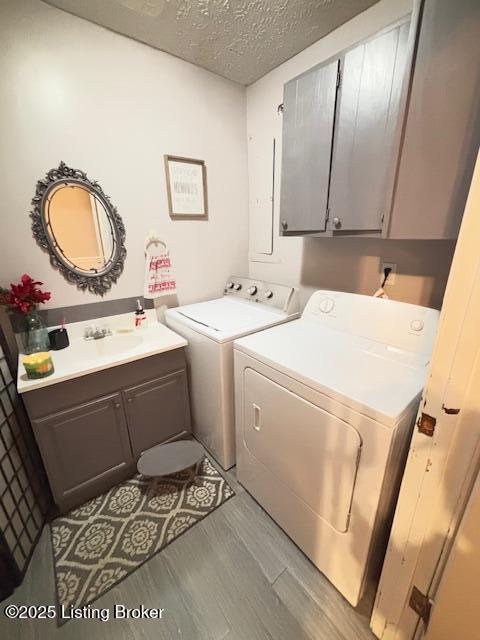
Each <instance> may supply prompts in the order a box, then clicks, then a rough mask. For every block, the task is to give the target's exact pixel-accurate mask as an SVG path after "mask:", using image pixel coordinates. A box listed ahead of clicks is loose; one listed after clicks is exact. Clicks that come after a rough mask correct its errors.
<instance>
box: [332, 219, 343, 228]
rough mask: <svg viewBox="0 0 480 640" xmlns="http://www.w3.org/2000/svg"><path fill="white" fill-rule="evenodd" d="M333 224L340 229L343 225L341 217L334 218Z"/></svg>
mask: <svg viewBox="0 0 480 640" xmlns="http://www.w3.org/2000/svg"><path fill="white" fill-rule="evenodd" d="M333 225H334V227H335V229H340V227H341V226H342V223H341V222H340V218H334V219H333Z"/></svg>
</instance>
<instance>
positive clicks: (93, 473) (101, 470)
mask: <svg viewBox="0 0 480 640" xmlns="http://www.w3.org/2000/svg"><path fill="white" fill-rule="evenodd" d="M32 425H33V428H34V431H35V435H36V437H37V441H38V443H39V445H40V449H41V452H42V456H43V460H44V463H45V467H46V470H47V474H48V478H49V481H50V485H51V488H52V492H53V495H54V498H55V502H56V503H57V504H58V505H59V506H60V507H61V508H63V507H66V506H73V505H75V504H80V503H81V502H83V501H84V500H87V499H88V498H91V497H93V496H95V495H98V494H99V493H101V492H102V491H105V490H106V489H108V488H109V487H111V486H113V485H114V484H115V483H116V482H120V481H121V480H122V479H123V478H125V477H126V476H128V475H129V473H130V472H131V471H132V465H133V456H132V451H131V448H130V443H129V439H128V431H127V425H126V421H125V414H124V411H123V406H122V400H121V396H120V394H119V393H115V394H112V395H109V396H106V397H103V398H100V399H98V400H94V401H92V402H88V403H85V404H81V405H78V406H76V407H73V408H71V409H67V410H65V411H61V412H59V413H56V414H54V415H51V416H48V417H46V418H43V419H40V420H33V422H32Z"/></svg>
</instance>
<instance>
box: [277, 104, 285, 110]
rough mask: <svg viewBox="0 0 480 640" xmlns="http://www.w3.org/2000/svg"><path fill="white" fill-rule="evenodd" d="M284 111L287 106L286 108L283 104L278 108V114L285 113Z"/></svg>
mask: <svg viewBox="0 0 480 640" xmlns="http://www.w3.org/2000/svg"><path fill="white" fill-rule="evenodd" d="M284 109H285V106H284V103H283V102H282V103H280V104H279V105H278V107H277V113H283V111H284Z"/></svg>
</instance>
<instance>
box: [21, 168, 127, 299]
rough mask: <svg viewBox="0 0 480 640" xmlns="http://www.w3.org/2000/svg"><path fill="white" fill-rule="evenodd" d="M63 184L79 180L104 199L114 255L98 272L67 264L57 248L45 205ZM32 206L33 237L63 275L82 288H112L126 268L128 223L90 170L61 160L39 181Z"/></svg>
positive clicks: (103, 290) (99, 290)
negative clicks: (89, 175)
mask: <svg viewBox="0 0 480 640" xmlns="http://www.w3.org/2000/svg"><path fill="white" fill-rule="evenodd" d="M61 184H78V185H80V186H83V187H85V188H86V189H87V190H88V191H89V192H90V193H93V194H94V195H95V197H96V198H98V200H99V201H100V202H101V203H102V205H103V207H104V209H105V211H106V213H107V215H108V217H109V219H110V224H111V227H112V231H113V234H114V240H115V248H114V251H113V254H112V258H111V260H110V261H109V263H108V264H107V265H106V267H105V269H103V270H100V271H97V272H96V273H95V274H92V275H90V274H88V273H85V271H82V270H81V269H75V268H73V267H72V266H71V264H68V263H67V262H66V260H65V258H64V257H63V256H62V253H61V252H60V251H58V249H56V247H55V246H54V244H53V243H52V241H51V239H50V235H49V232H48V228H47V223H46V216H45V215H44V210H45V205H46V203H47V200H48V196H49V195H50V193H51V192H52V191H53V190H54V189H56V188H57V187H58V186H59V185H61ZM32 205H33V209H32V211H31V212H30V217H31V219H32V232H33V237H34V238H35V240H36V241H37V243H38V245H39V246H40V247H41V248H42V249H43V250H44V251H46V252H48V253H49V255H50V264H51V265H52V267H54V268H55V269H58V270H59V271H60V273H61V274H62V275H63V277H64V278H65V279H66V280H68V282H71V283H73V284H76V285H77V287H78V288H79V289H82V290H83V291H85V290H86V289H88V291H90V292H91V293H95V294H98V295H101V296H103V295H105V293H107V291H109V290H110V289H111V288H112V285H113V284H115V282H116V281H117V280H118V278H119V277H120V275H121V274H122V272H123V268H124V263H125V258H126V255H127V250H126V248H125V226H124V224H123V221H122V218H121V217H120V216H119V214H118V213H117V209H116V207H114V206H113V204H112V203H111V202H110V198H109V197H108V196H107V195H106V194H105V193H104V191H103V189H102V187H101V186H100V185H99V184H98V182H97V181H96V180H90V179H89V178H88V177H87V174H86V173H85V172H84V171H81V170H80V169H72V168H71V167H67V165H66V164H65V163H64V162H63V161H62V162H60V164H59V165H58V168H57V169H51V170H50V171H49V172H48V173H47V174H46V176H45V178H44V179H43V180H39V181H38V182H37V187H36V190H35V196H34V197H33V199H32Z"/></svg>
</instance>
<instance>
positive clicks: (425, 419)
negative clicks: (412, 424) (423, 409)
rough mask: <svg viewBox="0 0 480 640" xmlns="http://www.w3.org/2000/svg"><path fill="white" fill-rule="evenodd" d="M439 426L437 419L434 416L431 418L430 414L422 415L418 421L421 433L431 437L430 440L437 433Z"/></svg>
mask: <svg viewBox="0 0 480 640" xmlns="http://www.w3.org/2000/svg"><path fill="white" fill-rule="evenodd" d="M436 424H437V419H436V418H434V417H433V416H429V415H428V413H422V414H421V415H420V417H419V418H418V420H417V427H418V431H419V432H420V433H423V434H425V435H426V436H429V437H430V438H431V437H432V436H433V434H434V433H435V425H436Z"/></svg>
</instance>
